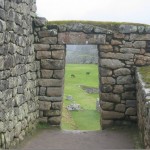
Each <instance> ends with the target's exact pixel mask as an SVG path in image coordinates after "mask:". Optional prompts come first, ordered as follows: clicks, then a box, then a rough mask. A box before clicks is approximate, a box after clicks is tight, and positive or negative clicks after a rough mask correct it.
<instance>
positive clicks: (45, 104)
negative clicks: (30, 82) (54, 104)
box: [39, 101, 51, 110]
mask: <svg viewBox="0 0 150 150" xmlns="http://www.w3.org/2000/svg"><path fill="white" fill-rule="evenodd" d="M50 108H51V102H47V101H39V110H50Z"/></svg>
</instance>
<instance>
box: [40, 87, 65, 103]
mask: <svg viewBox="0 0 150 150" xmlns="http://www.w3.org/2000/svg"><path fill="white" fill-rule="evenodd" d="M52 90H55V88H54V89H52ZM62 99H63V98H62V97H61V96H58V97H57V96H56V97H55V96H51V97H49V96H39V100H40V101H51V102H60V101H62Z"/></svg>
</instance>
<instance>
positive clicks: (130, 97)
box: [122, 92, 136, 100]
mask: <svg viewBox="0 0 150 150" xmlns="http://www.w3.org/2000/svg"><path fill="white" fill-rule="evenodd" d="M122 99H123V100H135V99H136V94H135V92H125V93H122Z"/></svg>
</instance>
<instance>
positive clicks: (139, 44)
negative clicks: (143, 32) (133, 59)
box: [133, 41, 146, 48]
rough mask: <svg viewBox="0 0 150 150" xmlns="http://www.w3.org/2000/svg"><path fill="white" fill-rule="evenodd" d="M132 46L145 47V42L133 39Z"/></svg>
mask: <svg viewBox="0 0 150 150" xmlns="http://www.w3.org/2000/svg"><path fill="white" fill-rule="evenodd" d="M133 46H134V47H135V48H145V47H146V42H145V41H135V42H134V43H133Z"/></svg>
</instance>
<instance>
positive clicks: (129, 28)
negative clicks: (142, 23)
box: [119, 25, 137, 33]
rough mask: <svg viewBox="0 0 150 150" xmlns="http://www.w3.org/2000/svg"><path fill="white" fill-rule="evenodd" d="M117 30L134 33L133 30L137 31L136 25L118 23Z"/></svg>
mask: <svg viewBox="0 0 150 150" xmlns="http://www.w3.org/2000/svg"><path fill="white" fill-rule="evenodd" d="M119 32H120V33H135V32H137V26H135V25H120V26H119Z"/></svg>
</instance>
